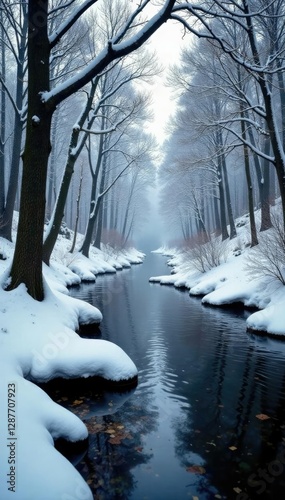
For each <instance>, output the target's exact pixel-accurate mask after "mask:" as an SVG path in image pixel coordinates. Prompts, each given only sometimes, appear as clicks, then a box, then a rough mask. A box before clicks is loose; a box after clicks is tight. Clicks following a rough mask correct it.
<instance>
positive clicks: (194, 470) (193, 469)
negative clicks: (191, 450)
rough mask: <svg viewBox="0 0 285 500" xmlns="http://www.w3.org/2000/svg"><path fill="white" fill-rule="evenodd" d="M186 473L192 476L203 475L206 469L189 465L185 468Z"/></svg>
mask: <svg viewBox="0 0 285 500" xmlns="http://www.w3.org/2000/svg"><path fill="white" fill-rule="evenodd" d="M186 470H187V472H192V473H193V474H205V473H206V469H204V467H202V465H190V466H189V467H187V469H186Z"/></svg>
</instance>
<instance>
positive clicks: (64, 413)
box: [0, 283, 137, 500]
mask: <svg viewBox="0 0 285 500" xmlns="http://www.w3.org/2000/svg"><path fill="white" fill-rule="evenodd" d="M0 303H1V307H0V320H1V322H0V343H1V351H0V358H1V359H0V398H1V418H0V444H1V446H0V463H1V464H2V465H1V468H2V467H4V470H3V469H2V470H1V472H2V474H3V477H4V478H5V479H4V480H3V481H1V484H0V498H1V499H3V500H9V499H10V498H13V499H14V500H38V499H39V498H40V499H41V500H50V499H51V498H54V499H60V500H89V499H90V500H91V499H92V498H93V496H92V493H91V491H90V489H89V487H88V485H87V484H86V483H85V481H84V480H83V478H82V477H81V476H80V474H79V473H78V472H77V471H76V470H75V469H74V467H73V466H72V465H71V463H69V462H68V460H67V459H66V458H64V457H63V455H61V454H60V453H59V452H58V451H57V450H56V448H55V447H54V440H56V439H58V438H60V439H64V440H67V441H70V442H73V443H81V444H84V442H85V441H86V440H87V438H88V432H87V429H86V427H85V425H84V424H83V423H82V422H81V420H80V419H79V418H78V417H76V416H75V415H73V414H72V413H71V412H69V411H68V410H66V409H64V408H62V407H61V406H59V405H58V404H56V403H54V402H53V401H52V399H51V398H50V397H49V396H48V395H47V394H46V393H45V392H44V391H43V390H42V389H41V388H40V387H38V386H36V385H35V384H34V383H33V382H47V381H49V380H51V379H53V378H55V377H63V378H66V379H68V378H79V377H101V378H103V379H106V380H108V381H109V382H111V381H112V382H115V383H118V384H119V383H123V384H125V383H127V382H128V381H129V382H132V383H133V382H134V381H135V380H136V378H137V369H136V367H135V365H134V363H133V362H132V361H131V359H130V358H129V357H128V355H127V354H126V353H125V352H124V351H123V350H122V349H121V348H120V347H118V346H117V345H115V344H113V343H111V342H107V341H103V340H99V339H81V338H80V337H79V336H78V334H77V333H76V332H75V330H77V329H78V327H79V324H80V323H83V324H91V323H95V324H98V323H100V321H101V320H102V315H101V313H100V311H99V310H98V309H96V308H95V307H93V306H91V305H90V304H87V303H85V302H83V301H80V300H77V299H74V298H71V297H69V296H67V295H64V294H62V293H60V292H58V291H52V290H51V289H50V288H49V286H48V285H47V283H45V299H44V300H43V301H42V302H38V301H35V300H33V299H32V298H31V297H30V295H29V294H28V293H27V291H26V288H25V286H24V285H20V286H19V287H18V288H17V289H15V290H12V291H10V292H6V291H4V290H3V288H2V287H0ZM8 412H9V415H8ZM9 488H10V489H9Z"/></svg>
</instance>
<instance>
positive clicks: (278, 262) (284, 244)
mask: <svg viewBox="0 0 285 500" xmlns="http://www.w3.org/2000/svg"><path fill="white" fill-rule="evenodd" d="M272 224H273V227H272V228H271V229H269V230H268V231H266V232H264V233H262V234H260V241H259V245H258V246H256V247H255V248H253V249H252V250H251V252H250V253H249V256H248V262H247V265H246V270H247V273H248V274H249V275H250V276H251V277H253V278H260V277H264V276H266V277H268V278H271V279H272V280H273V281H276V280H277V281H279V282H281V283H282V285H285V231H284V227H283V221H282V220H281V218H280V217H277V216H273V217H272Z"/></svg>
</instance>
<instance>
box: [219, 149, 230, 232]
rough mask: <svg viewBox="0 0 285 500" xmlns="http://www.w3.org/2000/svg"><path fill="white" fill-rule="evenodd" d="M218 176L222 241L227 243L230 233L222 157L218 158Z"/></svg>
mask: <svg viewBox="0 0 285 500" xmlns="http://www.w3.org/2000/svg"><path fill="white" fill-rule="evenodd" d="M217 175H218V188H219V199H220V214H221V230H222V241H225V240H226V239H227V238H228V237H229V233H228V228H227V218H226V202H225V191H224V183H223V177H222V165H221V157H220V156H218V169H217Z"/></svg>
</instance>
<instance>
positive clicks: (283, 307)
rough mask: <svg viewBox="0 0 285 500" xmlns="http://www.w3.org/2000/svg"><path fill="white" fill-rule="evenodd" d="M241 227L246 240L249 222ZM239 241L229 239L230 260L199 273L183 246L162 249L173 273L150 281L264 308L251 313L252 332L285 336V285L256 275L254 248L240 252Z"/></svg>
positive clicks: (217, 302)
mask: <svg viewBox="0 0 285 500" xmlns="http://www.w3.org/2000/svg"><path fill="white" fill-rule="evenodd" d="M237 229H238V233H239V235H240V237H241V236H243V239H244V241H246V230H247V228H246V225H245V226H244V227H238V228H237ZM235 245H236V240H232V241H231V242H229V249H230V252H229V254H230V255H229V257H228V259H227V262H224V263H223V264H221V265H220V266H218V267H215V268H213V269H211V270H209V271H208V272H206V273H199V272H198V271H197V270H195V268H194V267H193V266H192V267H191V262H189V257H187V254H183V252H182V251H181V250H177V249H167V248H161V249H158V250H156V251H155V253H161V254H163V255H166V256H167V257H170V259H169V260H168V262H167V263H168V265H170V266H171V267H172V274H170V275H165V276H154V277H151V278H150V279H149V281H150V282H152V283H160V284H161V285H174V286H175V287H179V288H180V287H185V288H187V289H189V293H190V295H196V296H202V303H203V304H209V305H212V306H226V305H231V304H243V305H244V306H245V307H247V308H256V309H261V310H260V311H257V312H255V313H253V314H251V315H250V316H249V317H248V319H247V322H246V326H247V328H248V329H249V330H250V331H252V332H254V331H255V332H256V333H263V334H268V335H271V336H278V337H283V338H284V339H285V287H284V286H283V285H282V284H281V283H278V282H272V280H270V279H269V278H255V279H252V277H250V276H249V274H248V270H247V266H246V264H247V261H248V256H249V255H250V252H251V251H252V250H251V249H250V248H248V246H247V245H243V247H242V249H241V251H239V252H236V251H234V248H235ZM187 259H188V260H187Z"/></svg>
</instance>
